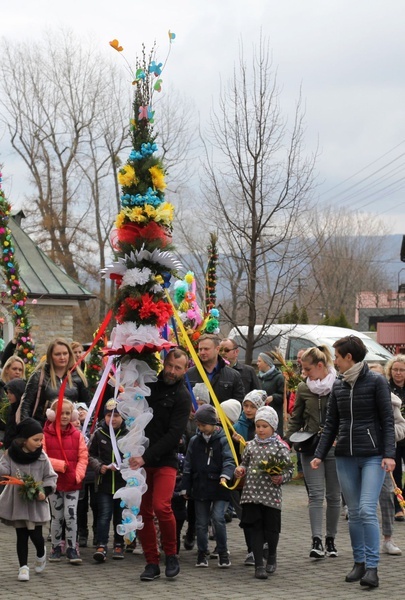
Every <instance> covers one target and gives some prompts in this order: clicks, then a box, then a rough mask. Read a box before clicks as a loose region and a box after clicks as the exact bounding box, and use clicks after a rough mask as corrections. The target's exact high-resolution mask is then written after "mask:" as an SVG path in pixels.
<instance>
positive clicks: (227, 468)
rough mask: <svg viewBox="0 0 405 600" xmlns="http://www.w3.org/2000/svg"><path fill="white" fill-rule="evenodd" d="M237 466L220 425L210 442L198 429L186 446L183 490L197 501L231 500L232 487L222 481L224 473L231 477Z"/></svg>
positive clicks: (228, 477)
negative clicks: (224, 484)
mask: <svg viewBox="0 0 405 600" xmlns="http://www.w3.org/2000/svg"><path fill="white" fill-rule="evenodd" d="M235 468H236V465H235V461H234V459H233V455H232V451H231V449H230V447H229V444H228V440H227V438H226V435H225V432H224V430H223V429H222V428H221V427H217V429H216V430H215V431H214V433H213V434H212V435H211V437H210V439H209V440H208V442H206V441H205V439H204V437H203V435H202V434H201V432H200V431H199V432H198V433H197V435H195V436H194V437H193V438H191V440H190V443H189V445H188V448H187V454H186V460H185V463H184V471H183V482H182V483H183V490H186V491H187V493H188V495H191V496H192V497H193V498H194V499H195V500H229V498H230V496H229V490H227V489H226V488H225V487H223V486H222V485H220V483H219V481H220V478H221V475H222V476H226V478H227V479H228V480H230V479H232V477H233V473H234V470H235Z"/></svg>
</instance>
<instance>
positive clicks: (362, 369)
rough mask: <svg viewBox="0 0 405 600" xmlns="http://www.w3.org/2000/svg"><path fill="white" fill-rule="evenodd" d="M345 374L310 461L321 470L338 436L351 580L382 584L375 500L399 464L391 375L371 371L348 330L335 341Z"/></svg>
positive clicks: (334, 392)
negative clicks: (397, 459) (397, 463)
mask: <svg viewBox="0 0 405 600" xmlns="http://www.w3.org/2000/svg"><path fill="white" fill-rule="evenodd" d="M333 347H334V348H335V365H336V366H337V368H338V369H339V372H340V374H341V377H340V378H339V379H337V380H336V382H335V383H334V385H333V388H332V392H331V395H330V398H329V403H328V410H327V414H326V421H325V428H324V430H323V433H322V435H321V439H320V442H319V444H318V447H317V449H316V451H315V458H314V459H313V460H312V462H311V466H312V468H313V469H317V468H318V467H319V465H320V464H321V462H322V461H323V460H324V459H325V457H326V455H327V453H328V451H329V449H330V448H331V446H332V444H334V443H335V441H336V446H335V457H336V468H337V473H338V477H339V482H340V487H341V489H342V493H343V496H344V498H345V500H346V504H347V507H348V509H349V532H350V539H351V543H352V548H353V556H354V566H353V569H352V570H351V571H350V573H348V574H347V576H346V581H347V582H353V581H360V585H363V586H368V587H378V585H379V581H378V575H377V566H378V563H379V558H380V528H379V523H378V518H377V503H378V499H379V496H380V492H381V488H382V485H383V483H384V479H385V474H386V472H387V471H393V470H394V467H395V433H394V415H393V411H392V406H391V393H390V389H389V387H388V383H387V380H386V379H385V377H383V376H382V375H380V374H379V373H375V372H373V371H370V369H369V368H368V365H367V363H366V362H364V358H365V356H366V354H367V349H366V347H365V345H364V344H363V342H362V341H361V339H360V338H358V337H356V336H354V335H350V336H346V337H344V338H341V339H340V340H338V341H337V342H335V343H334V344H333Z"/></svg>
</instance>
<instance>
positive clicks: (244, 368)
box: [232, 362, 262, 400]
mask: <svg viewBox="0 0 405 600" xmlns="http://www.w3.org/2000/svg"><path fill="white" fill-rule="evenodd" d="M232 369H234V371H237V372H238V373H239V375H240V376H241V378H242V383H243V387H244V389H245V396H246V394H248V393H249V392H252V391H253V390H261V389H262V386H261V384H260V381H259V378H258V376H257V375H256V371H255V370H254V368H253V367H251V366H250V365H244V364H243V363H240V362H237V363H235V364H234V365H233V367H232ZM236 400H238V398H236Z"/></svg>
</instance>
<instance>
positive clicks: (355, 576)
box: [346, 563, 366, 583]
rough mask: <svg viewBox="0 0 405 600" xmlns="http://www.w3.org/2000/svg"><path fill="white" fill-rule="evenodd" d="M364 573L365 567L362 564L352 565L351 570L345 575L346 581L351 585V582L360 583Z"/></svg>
mask: <svg viewBox="0 0 405 600" xmlns="http://www.w3.org/2000/svg"><path fill="white" fill-rule="evenodd" d="M365 572H366V565H365V564H364V563H354V565H353V569H352V570H351V571H350V573H348V574H347V575H346V581H347V582H348V583H352V582H353V581H360V579H361V578H362V577H363V575H364V574H365Z"/></svg>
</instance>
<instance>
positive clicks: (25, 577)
mask: <svg viewBox="0 0 405 600" xmlns="http://www.w3.org/2000/svg"><path fill="white" fill-rule="evenodd" d="M29 580H30V570H29V567H27V565H24V566H23V567H20V568H19V571H18V581H29Z"/></svg>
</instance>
